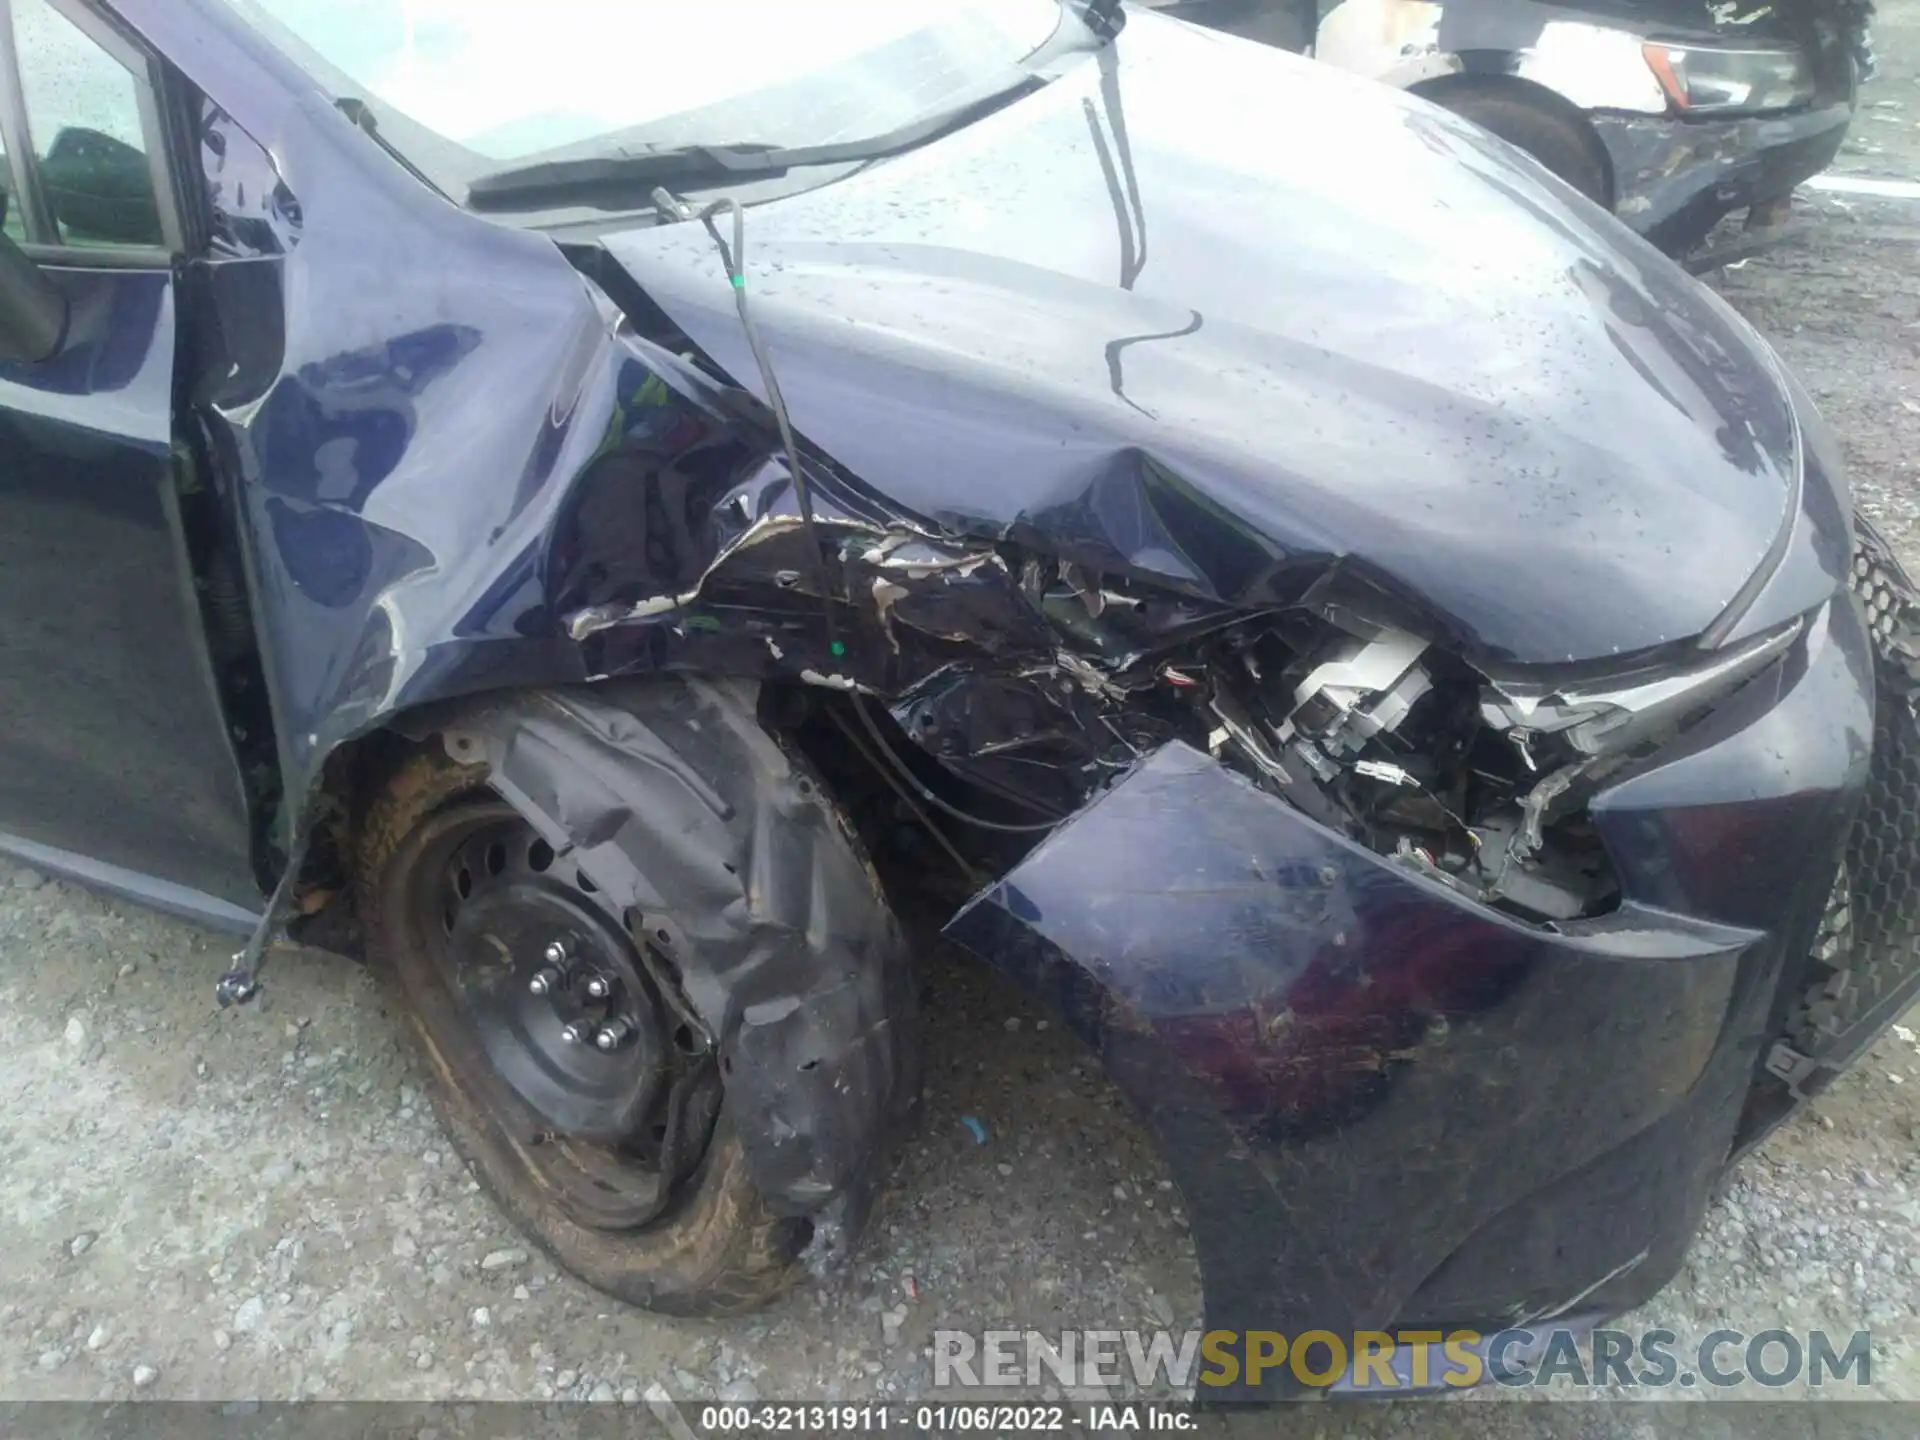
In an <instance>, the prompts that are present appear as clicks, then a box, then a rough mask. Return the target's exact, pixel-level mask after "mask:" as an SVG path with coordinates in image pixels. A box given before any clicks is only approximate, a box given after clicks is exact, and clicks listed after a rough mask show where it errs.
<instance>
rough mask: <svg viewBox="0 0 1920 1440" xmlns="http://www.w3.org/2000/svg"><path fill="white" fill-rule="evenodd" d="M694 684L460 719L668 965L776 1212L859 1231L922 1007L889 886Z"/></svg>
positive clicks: (709, 685)
mask: <svg viewBox="0 0 1920 1440" xmlns="http://www.w3.org/2000/svg"><path fill="white" fill-rule="evenodd" d="M756 697H757V687H756V686H754V685H752V684H750V683H742V682H730V683H715V682H709V681H704V680H698V679H684V680H676V681H671V682H665V683H661V682H655V683H650V684H645V685H628V686H621V685H608V686H603V687H596V688H594V689H590V690H589V689H579V690H573V691H564V692H543V693H538V694H521V695H515V696H512V697H507V698H503V699H500V700H498V701H489V702H485V703H482V704H480V705H478V706H475V707H474V708H471V709H469V710H466V711H464V712H463V713H461V714H460V715H459V716H458V718H457V719H454V720H451V721H449V722H448V726H449V729H450V732H451V733H453V734H455V735H456V736H473V737H477V738H478V739H479V740H480V742H481V743H482V745H483V746H484V751H485V755H486V760H487V763H488V766H489V767H490V770H491V776H490V780H491V784H492V786H493V788H494V789H496V790H498V791H499V792H500V793H501V794H502V795H504V796H505V797H506V798H507V799H508V800H509V801H511V802H512V804H513V805H514V808H515V809H517V810H518V811H519V812H520V813H521V814H522V815H524V816H525V817H526V818H527V819H528V820H529V821H531V822H532V823H533V825H534V827H535V828H536V829H538V830H539V831H540V833H541V835H542V837H543V838H544V839H545V840H546V841H547V842H548V843H549V844H550V845H552V846H553V847H554V850H555V851H556V852H557V853H560V854H570V855H571V856H572V857H573V858H574V859H575V860H577V862H578V864H579V866H580V869H581V870H582V871H584V872H585V873H586V874H587V875H588V876H589V877H590V878H591V879H592V880H593V881H594V883H595V884H596V885H597V886H598V887H599V890H598V892H597V893H598V895H600V896H604V897H609V904H610V906H611V907H612V908H613V909H614V910H615V913H616V914H617V915H619V916H620V918H621V920H622V923H623V924H624V925H625V926H626V927H627V929H628V930H629V931H630V932H636V933H637V934H639V935H641V936H644V937H645V939H644V942H643V943H646V944H648V945H650V946H651V947H652V948H653V950H654V952H655V953H656V954H657V955H659V956H661V957H663V958H664V960H665V961H666V963H668V964H670V965H671V966H672V967H673V969H674V971H675V972H676V973H677V976H678V979H679V983H680V986H681V989H682V992H683V994H684V997H685V1000H686V1001H687V1003H688V1004H689V1005H690V1006H691V1007H692V1010H693V1012H694V1013H695V1014H696V1015H697V1016H698V1017H699V1020H700V1022H701V1023H702V1025H703V1026H704V1027H705V1028H706V1030H707V1032H708V1035H709V1037H710V1038H711V1040H712V1041H713V1043H714V1044H715V1045H716V1046H717V1048H718V1051H719V1054H720V1057H721V1065H722V1069H723V1073H724V1075H725V1086H726V1097H727V1098H726V1105H727V1111H726V1115H727V1117H728V1123H730V1124H731V1125H732V1126H733V1128H734V1131H735V1133H736V1134H737V1135H738V1136H739V1138H740V1141H741V1143H742V1145H743V1146H744V1147H745V1149H746V1153H747V1160H748V1164H749V1165H750V1166H751V1167H752V1169H753V1175H754V1180H755V1183H756V1184H757V1185H758V1186H759V1189H760V1191H761V1193H762V1194H763V1195H765V1196H766V1197H767V1198H768V1200H769V1202H770V1203H771V1204H772V1205H773V1206H774V1207H775V1209H776V1210H777V1211H779V1212H781V1213H786V1214H813V1213H816V1212H818V1211H819V1210H820V1209H821V1207H822V1206H824V1205H826V1204H827V1203H828V1202H829V1201H837V1202H838V1205H839V1206H840V1207H842V1208H836V1210H835V1216H836V1217H837V1218H838V1219H839V1221H840V1222H841V1223H842V1224H844V1225H845V1226H846V1228H847V1229H848V1230H849V1232H855V1231H857V1230H858V1228H859V1224H860V1220H861V1219H862V1218H863V1216H864V1211H865V1207H866V1206H867V1205H868V1204H869V1203H870V1202H871V1200H872V1197H873V1194H874V1187H875V1186H876V1185H877V1183H878V1179H879V1176H878V1175H877V1173H876V1171H875V1158H876V1156H877V1155H878V1154H879V1153H880V1151H881V1149H882V1137H883V1134H884V1132H885V1129H886V1127H887V1125H888V1124H889V1123H890V1122H891V1121H892V1120H893V1119H894V1118H896V1117H895V1116H894V1112H893V1110H892V1108H891V1107H892V1106H894V1105H896V1104H899V1103H902V1100H903V1098H910V1096H905V1097H903V1092H905V1091H910V1089H911V1086H910V1085H908V1084H906V1083H905V1082H904V1080H903V1066H906V1065H908V1064H910V1063H912V1061H911V1058H910V1057H907V1056H905V1055H903V1053H902V1047H903V1046H904V1045H905V1044H907V1043H909V1041H908V1039H907V1036H908V1034H909V1029H910V1022H911V1018H912V1013H913V1009H914V1005H915V996H914V993H913V988H912V984H911V981H910V980H909V978H908V974H907V969H906V959H905V955H904V952H903V948H902V944H901V940H900V936H899V934H898V932H897V930H896V928H895V926H894V924H893V922H892V918H891V914H890V912H889V911H888V909H887V908H886V905H885V903H884V902H883V901H881V900H880V898H879V896H878V889H877V885H878V882H877V881H875V880H874V878H873V876H872V874H871V872H870V871H868V869H867V868H866V866H865V864H864V862H863V861H862V860H861V859H860V858H859V855H858V853H857V852H856V851H855V849H854V848H853V846H852V845H851V844H850V843H849V841H848V838H847V835H846V833H845V831H844V830H843V829H842V822H841V820H840V818H839V816H838V815H837V814H836V813H835V812H834V810H833V809H832V808H831V806H830V805H829V803H828V802H827V800H826V799H825V797H824V796H823V795H822V794H821V792H820V790H819V789H818V787H817V786H815V785H814V783H813V782H812V781H811V780H810V779H809V778H808V777H807V776H806V774H805V773H804V772H802V771H801V770H799V769H797V768H796V767H795V766H794V764H793V762H792V761H791V760H790V759H789V758H788V756H787V755H786V754H785V753H784V752H783V751H782V750H781V748H780V747H779V745H778V744H776V743H775V742H774V741H773V740H772V739H771V738H770V737H769V735H768V733H767V731H766V730H764V729H763V728H762V727H761V725H760V723H759V721H758V719H757V716H756Z"/></svg>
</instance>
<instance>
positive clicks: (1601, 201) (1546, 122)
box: [1422, 83, 1612, 206]
mask: <svg viewBox="0 0 1920 1440" xmlns="http://www.w3.org/2000/svg"><path fill="white" fill-rule="evenodd" d="M1422 93H1425V94H1426V96H1427V98H1428V99H1429V100H1431V101H1433V103H1434V104H1436V105H1441V106H1444V107H1445V108H1446V109H1448V110H1451V111H1452V112H1453V113H1454V114H1456V115H1458V116H1460V117H1461V118H1463V119H1466V120H1471V121H1472V122H1473V123H1474V124H1476V125H1478V126H1479V127H1480V128H1481V129H1482V130H1486V131H1488V132H1490V133H1492V134H1494V135H1498V136H1499V137H1500V138H1501V139H1502V140H1504V141H1506V142H1507V143H1508V144H1509V145H1512V146H1514V147H1515V148H1517V149H1520V150H1524V151H1526V152H1527V154H1529V155H1531V156H1532V157H1533V158H1534V159H1536V160H1538V161H1539V162H1540V163H1541V164H1542V165H1544V166H1546V167H1547V169H1549V170H1551V171H1552V172H1553V173H1554V174H1555V175H1558V176H1559V177H1560V178H1561V179H1562V180H1564V181H1566V182H1567V184H1569V185H1571V186H1572V187H1573V188H1574V189H1576V190H1578V191H1579V192H1580V193H1581V194H1582V195H1584V196H1586V197H1587V199H1589V200H1591V201H1593V203H1594V204H1596V205H1602V206H1610V205H1611V203H1612V201H1611V197H1610V195H1609V193H1608V192H1609V189H1610V187H1609V185H1608V182H1607V162H1606V155H1605V152H1604V151H1603V150H1602V149H1601V147H1600V142H1599V141H1598V140H1597V139H1596V138H1595V137H1594V135H1593V133H1592V131H1591V130H1589V129H1588V128H1587V127H1586V125H1585V124H1584V123H1583V122H1582V121H1581V120H1580V119H1579V117H1578V116H1575V115H1568V114H1564V113H1562V112H1561V111H1560V110H1558V109H1556V108H1555V107H1554V106H1553V105H1552V103H1551V102H1550V101H1547V100H1544V99H1536V98H1534V97H1531V96H1528V95H1526V94H1524V93H1520V92H1517V91H1515V90H1513V89H1510V88H1508V87H1506V86H1480V85H1474V84H1468V83H1455V84H1452V85H1448V86H1444V87H1439V88H1436V89H1434V90H1432V91H1428V92H1422Z"/></svg>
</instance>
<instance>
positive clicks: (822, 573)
mask: <svg viewBox="0 0 1920 1440" xmlns="http://www.w3.org/2000/svg"><path fill="white" fill-rule="evenodd" d="M653 202H654V204H655V205H657V206H659V207H660V212H661V213H662V214H663V215H668V216H671V217H672V218H674V219H676V220H698V221H699V222H700V223H701V224H703V225H705V226H706V227H707V233H708V234H709V235H711V236H712V237H713V243H714V246H715V247H716V248H717V249H718V250H719V251H720V263H721V264H722V265H723V266H725V267H726V272H727V283H728V284H729V285H731V286H732V287H733V306H734V309H735V311H736V312H738V314H739V316H740V329H741V330H742V332H744V333H745V335H746V337H747V348H748V349H749V350H751V351H752V352H753V361H754V364H756V365H757V366H759V367H760V383H761V384H762V385H763V386H764V387H765V388H766V392H767V404H768V405H769V406H770V407H771V408H772V410H773V420H774V424H775V425H777V426H778V427H779V431H780V445H781V448H782V449H784V450H785V451H786V456H787V470H788V472H789V473H790V474H791V475H792V477H793V493H794V498H795V500H797V501H798V502H799V505H800V526H801V529H802V530H803V531H804V532H805V533H806V537H807V549H808V551H809V552H810V553H811V555H812V557H813V564H814V575H815V580H816V583H817V584H818V586H819V590H820V604H821V614H822V618H823V619H824V620H825V622H826V632H827V649H828V650H829V651H830V652H831V653H832V654H833V655H834V656H835V658H838V657H840V656H843V655H845V654H846V653H847V647H846V646H845V644H843V643H842V642H841V640H840V635H839V628H838V626H837V625H836V624H835V623H834V617H833V602H834V597H835V596H836V595H838V594H839V593H840V590H841V588H842V587H840V586H838V585H836V584H834V583H833V578H832V577H831V576H830V575H829V574H828V571H827V562H826V552H825V549H824V547H822V545H821V544H820V537H819V534H818V531H817V530H816V528H815V526H814V520H813V498H812V496H811V494H810V493H809V491H808V488H807V482H806V477H805V475H804V474H803V473H802V472H801V469H800V447H799V446H798V445H797V444H795V443H794V439H793V425H792V423H791V422H790V421H789V420H788V418H787V402H786V399H785V398H784V397H783V396H782V395H781V394H780V382H779V381H778V380H777V379H775V378H774V374H773V362H772V361H771V360H769V359H768V358H767V350H766V347H765V346H764V345H762V344H761V343H760V331H759V329H758V327H756V326H755V325H754V323H753V311H752V309H751V307H750V306H749V305H748V304H747V275H746V263H747V261H746V254H747V212H746V211H745V210H744V209H743V208H742V207H741V205H740V202H739V201H738V200H735V199H734V198H733V197H732V196H725V197H722V198H721V199H719V200H715V201H714V202H713V203H712V204H710V205H707V206H704V207H703V208H701V209H699V210H693V209H690V208H689V207H688V206H687V205H686V204H685V203H684V202H682V201H681V200H680V199H679V198H678V197H677V196H675V195H674V194H673V193H672V192H671V191H669V190H667V189H665V188H661V189H657V190H655V191H654V192H653ZM727 211H732V212H733V244H732V245H728V244H727V242H726V240H725V239H724V238H723V237H722V236H721V234H720V230H719V227H718V226H716V225H715V224H714V223H713V221H714V217H715V216H716V215H721V214H724V213H725V212H727ZM847 698H848V699H849V700H850V701H851V702H852V704H853V713H854V714H856V715H858V716H859V717H860V724H861V726H862V727H863V728H864V729H865V730H866V732H867V734H868V736H869V737H871V739H872V740H873V743H874V744H875V745H876V746H878V747H879V750H880V754H881V756H882V757H883V758H884V760H885V762H886V764H885V767H884V768H883V773H884V771H885V770H891V771H892V772H893V773H892V775H891V776H889V777H888V778H889V780H890V781H891V782H892V783H893V784H894V787H895V788H896V789H898V788H899V786H900V783H901V782H902V781H904V782H905V783H906V784H907V785H908V786H910V787H911V789H912V793H913V795H917V796H918V797H919V798H920V799H921V800H922V801H924V802H925V803H926V804H928V805H931V806H933V807H934V808H935V809H936V810H939V811H940V812H941V813H943V814H946V815H950V816H952V817H953V818H954V819H956V820H960V821H964V822H965V823H966V824H968V825H973V826H976V827H978V828H979V829H982V830H993V831H996V832H999V833H1001V834H1005V835H1039V834H1042V833H1044V832H1046V831H1048V830H1052V829H1054V828H1055V827H1056V826H1057V825H1059V823H1060V821H1059V820H1058V819H1052V820H1047V821H1045V822H1043V823H1041V824H1038V825H1009V824H1007V823H1006V822H1004V821H1001V820H987V819H983V818H982V817H980V816H978V815H970V814H968V813H967V812H966V811H965V810H962V809H960V808H959V807H957V806H954V805H950V804H948V803H947V802H946V801H945V800H943V799H941V798H940V797H939V796H938V795H936V794H934V793H933V791H932V790H930V789H928V788H927V787H926V786H925V785H923V784H922V783H921V781H920V777H919V776H917V775H915V774H914V773H913V772H912V771H911V770H910V769H908V768H907V764H906V762H905V761H904V760H902V759H901V758H900V757H899V756H898V755H896V754H895V753H894V750H893V747H892V746H891V745H889V744H888V743H887V741H886V738H885V737H884V736H883V735H881V733H880V729H879V727H878V726H877V725H875V724H874V723H873V717H872V716H871V715H869V714H868V713H867V709H866V705H865V704H864V702H863V700H862V697H861V695H860V692H859V691H858V690H849V691H848V692H847ZM867 759H868V762H869V763H872V759H873V757H872V756H868V757H867ZM904 793H905V792H903V794H904ZM908 798H909V799H911V796H909V797H908ZM935 833H936V834H937V833H938V832H935ZM942 843H945V841H944V837H942ZM948 849H949V850H951V849H952V847H951V846H948ZM956 858H957V852H956Z"/></svg>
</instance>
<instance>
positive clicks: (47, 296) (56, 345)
mask: <svg viewBox="0 0 1920 1440" xmlns="http://www.w3.org/2000/svg"><path fill="white" fill-rule="evenodd" d="M66 338H67V297H66V296H64V295H62V294H61V293H60V292H59V291H58V290H56V289H55V288H54V287H53V282H52V281H50V280H48V279H47V277H46V276H45V275H44V274H43V273H41V270H40V267H39V266H38V265H36V264H34V263H33V261H31V260H29V259H28V258H27V257H26V255H25V254H24V253H23V252H22V251H21V249H20V247H19V246H18V245H15V244H14V243H13V241H11V240H9V239H8V238H7V237H6V236H5V235H0V360H24V361H26V362H27V363H29V364H32V363H35V362H37V361H41V360H46V359H49V358H51V357H52V356H53V355H54V354H55V353H56V352H58V350H59V349H60V344H61V342H62V341H63V340H65V339H66Z"/></svg>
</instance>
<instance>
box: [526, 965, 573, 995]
mask: <svg viewBox="0 0 1920 1440" xmlns="http://www.w3.org/2000/svg"><path fill="white" fill-rule="evenodd" d="M564 979H566V977H565V976H564V975H562V974H561V973H560V972H559V971H558V970H556V969H554V968H553V966H551V965H548V966H546V967H544V968H543V969H541V970H539V971H537V972H536V973H535V974H534V977H533V978H532V979H531V980H529V981H527V989H528V991H530V992H531V993H532V994H535V995H551V994H552V993H553V992H554V991H556V990H558V989H559V988H560V983H561V981H563V980H564Z"/></svg>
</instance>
